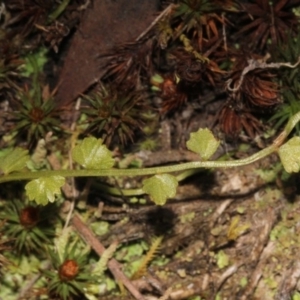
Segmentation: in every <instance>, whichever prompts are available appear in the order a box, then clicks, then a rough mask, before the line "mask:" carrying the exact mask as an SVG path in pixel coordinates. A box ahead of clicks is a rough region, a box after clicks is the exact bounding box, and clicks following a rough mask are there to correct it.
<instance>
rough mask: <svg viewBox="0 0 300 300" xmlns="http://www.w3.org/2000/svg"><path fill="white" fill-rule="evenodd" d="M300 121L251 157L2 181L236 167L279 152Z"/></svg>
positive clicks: (294, 121)
mask: <svg viewBox="0 0 300 300" xmlns="http://www.w3.org/2000/svg"><path fill="white" fill-rule="evenodd" d="M299 121H300V112H298V113H297V114H295V115H294V116H293V117H291V119H290V120H289V122H288V123H287V125H286V126H285V128H284V130H283V131H282V132H281V134H279V136H278V137H277V138H276V139H275V141H274V142H273V144H272V145H271V146H269V147H267V148H265V149H263V150H261V151H259V152H257V153H255V154H253V155H251V156H249V157H246V158H243V159H237V160H232V161H193V162H187V163H182V164H177V165H171V166H161V167H153V168H141V169H104V170H58V171H38V172H28V173H25V172H24V173H13V174H9V175H5V176H4V175H3V176H2V177H0V183H2V182H8V181H15V180H31V179H36V178H39V177H49V176H62V177H106V176H129V177H133V176H145V175H156V174H163V173H174V172H181V171H187V170H192V169H201V168H205V169H213V168H234V167H240V166H244V165H248V164H251V163H253V162H255V161H258V160H260V159H262V158H264V157H266V156H268V155H270V154H272V153H274V152H277V150H278V148H279V146H280V145H281V144H282V143H283V141H284V140H285V139H286V138H287V136H288V135H289V134H290V132H291V131H292V130H293V128H294V127H295V126H296V124H297V123H298V122H299Z"/></svg>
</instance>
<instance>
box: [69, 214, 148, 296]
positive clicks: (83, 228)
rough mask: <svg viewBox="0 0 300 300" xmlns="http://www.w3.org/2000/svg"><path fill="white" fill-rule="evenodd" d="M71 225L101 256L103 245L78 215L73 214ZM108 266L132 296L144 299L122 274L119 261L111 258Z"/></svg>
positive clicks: (103, 249)
mask: <svg viewBox="0 0 300 300" xmlns="http://www.w3.org/2000/svg"><path fill="white" fill-rule="evenodd" d="M72 225H73V227H74V228H75V229H76V231H77V232H78V233H79V235H80V236H81V237H82V239H84V240H85V241H86V243H87V244H89V245H90V246H91V247H92V248H93V249H94V250H95V252H96V253H97V254H98V255H99V256H101V255H102V254H103V252H104V251H105V248H104V246H103V245H102V244H101V243H100V241H99V240H98V239H97V238H96V236H95V235H94V233H93V232H92V231H91V230H90V228H89V227H88V226H87V225H86V224H85V223H84V222H82V220H81V219H80V217H79V216H78V215H76V214H75V215H74V217H73V219H72ZM107 265H108V268H109V270H110V271H111V272H112V274H113V275H114V277H115V279H116V281H117V282H122V283H123V284H124V286H125V287H126V288H127V289H128V291H129V292H130V293H131V294H132V296H134V298H135V299H137V300H144V297H143V295H142V294H141V293H140V292H139V291H138V290H137V289H136V287H135V286H134V285H133V284H132V283H131V281H130V280H129V279H128V278H127V277H126V276H125V275H124V273H123V272H122V271H121V269H120V266H119V263H118V262H117V261H116V260H115V259H113V258H112V259H111V260H110V261H109V262H108V264H107Z"/></svg>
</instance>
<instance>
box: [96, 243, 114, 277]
mask: <svg viewBox="0 0 300 300" xmlns="http://www.w3.org/2000/svg"><path fill="white" fill-rule="evenodd" d="M117 247H118V242H117V241H114V242H113V243H112V244H111V245H110V246H109V247H108V248H107V249H106V250H105V251H104V252H103V254H102V256H101V258H100V260H99V261H98V262H97V264H96V266H95V269H94V271H93V272H94V273H95V274H97V276H101V275H102V274H103V272H104V271H105V270H106V269H107V263H108V261H109V260H110V259H111V258H112V256H113V255H114V253H115V251H116V249H117Z"/></svg>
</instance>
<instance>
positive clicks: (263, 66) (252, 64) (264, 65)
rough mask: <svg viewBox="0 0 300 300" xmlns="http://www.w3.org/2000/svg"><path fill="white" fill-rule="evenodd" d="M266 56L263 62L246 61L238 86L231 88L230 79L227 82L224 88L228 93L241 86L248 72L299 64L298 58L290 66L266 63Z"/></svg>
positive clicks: (294, 66)
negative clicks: (246, 64)
mask: <svg viewBox="0 0 300 300" xmlns="http://www.w3.org/2000/svg"><path fill="white" fill-rule="evenodd" d="M267 58H268V56H266V58H264V59H263V60H256V59H248V66H247V67H245V68H244V70H243V72H242V74H241V77H240V79H239V81H238V84H237V86H236V87H233V88H231V87H230V84H231V82H232V79H229V80H227V83H226V88H227V90H228V91H230V92H234V93H236V92H237V91H238V90H239V89H240V87H241V85H242V84H243V81H244V77H245V75H246V74H247V73H249V72H250V71H253V70H255V69H279V68H281V67H288V68H296V67H297V66H298V65H299V63H300V57H298V60H297V62H296V63H295V64H293V65H292V64H291V63H289V62H288V63H280V62H279V63H269V64H268V63H266V60H267Z"/></svg>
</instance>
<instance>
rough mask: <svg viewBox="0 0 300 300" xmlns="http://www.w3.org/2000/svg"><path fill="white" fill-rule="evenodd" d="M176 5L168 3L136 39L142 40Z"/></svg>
mask: <svg viewBox="0 0 300 300" xmlns="http://www.w3.org/2000/svg"><path fill="white" fill-rule="evenodd" d="M174 6H175V5H174V4H173V3H171V4H170V5H168V6H167V7H166V8H165V9H164V10H163V11H162V12H161V13H160V14H159V15H158V16H157V17H156V18H155V19H154V20H153V22H152V23H151V24H150V25H149V26H148V27H147V28H146V29H145V30H144V31H143V32H142V33H141V34H140V35H139V36H138V37H137V39H136V41H137V42H138V41H139V40H141V39H142V38H143V37H144V36H145V35H146V34H147V33H148V32H149V31H150V30H151V29H152V28H153V27H154V26H155V25H156V24H157V23H158V22H159V21H160V20H161V19H162V18H163V17H164V16H165V15H167V14H168V13H169V12H170V11H171V10H172V9H173V7H174Z"/></svg>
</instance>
